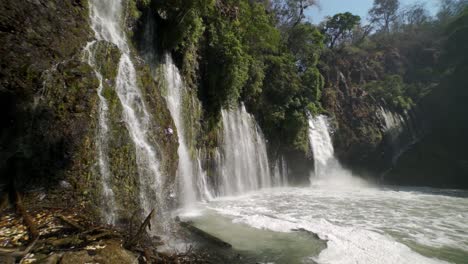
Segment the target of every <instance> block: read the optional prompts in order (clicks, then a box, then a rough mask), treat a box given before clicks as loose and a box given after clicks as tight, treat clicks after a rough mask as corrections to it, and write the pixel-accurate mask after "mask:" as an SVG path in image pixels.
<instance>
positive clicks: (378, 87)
mask: <svg viewBox="0 0 468 264" xmlns="http://www.w3.org/2000/svg"><path fill="white" fill-rule="evenodd" d="M365 89H366V90H367V91H368V92H369V93H370V94H371V95H372V96H373V97H374V98H376V99H383V100H384V101H385V102H386V103H387V104H390V106H392V107H393V108H394V109H402V110H408V109H410V108H411V107H412V106H413V105H414V103H413V100H412V99H411V98H410V97H409V96H408V95H407V91H406V89H407V87H406V86H405V84H404V83H403V80H402V78H401V76H399V75H389V76H386V77H385V78H384V79H383V80H381V81H373V82H370V83H368V84H366V86H365Z"/></svg>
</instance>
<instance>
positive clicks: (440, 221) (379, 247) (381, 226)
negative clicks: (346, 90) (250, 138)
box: [192, 116, 468, 264]
mask: <svg viewBox="0 0 468 264" xmlns="http://www.w3.org/2000/svg"><path fill="white" fill-rule="evenodd" d="M309 132H310V141H311V145H312V146H311V147H312V150H313V154H314V160H315V165H316V168H315V172H314V175H313V177H312V178H311V181H312V185H311V187H308V188H276V189H275V188H273V189H271V188H270V189H263V190H257V191H253V192H250V193H246V194H243V195H239V196H228V197H220V198H216V199H214V200H211V201H210V202H209V203H202V204H199V206H200V207H201V208H202V209H203V210H201V212H202V213H201V214H200V215H198V216H196V217H193V216H192V220H193V221H194V224H195V225H196V226H197V227H199V228H201V229H203V230H205V231H206V232H208V233H211V234H213V235H215V236H217V237H220V238H222V239H224V240H225V241H227V242H229V243H231V244H232V245H233V247H234V249H235V250H238V251H242V252H244V253H246V254H247V255H253V256H254V257H255V258H254V260H255V261H253V262H252V263H255V262H261V263H291V264H293V263H334V264H348V263H349V264H351V263H382V264H386V263H388V264H393V263H403V264H404V263H408V264H413V263H421V264H424V263H466V261H467V260H468V222H467V221H466V219H468V192H466V191H457V190H445V191H443V190H438V189H428V188H426V189H424V188H420V189H416V188H414V189H409V188H407V189H405V188H397V187H390V186H389V187H380V188H378V187H371V186H369V185H367V184H364V183H363V181H360V180H357V179H356V178H355V177H353V176H352V175H351V174H350V173H349V172H347V171H346V170H345V169H343V168H342V167H341V165H340V164H339V162H338V161H337V160H336V158H335V157H334V150H333V145H332V142H331V137H330V133H329V130H328V122H327V119H326V118H325V117H324V116H318V117H316V118H311V119H310V131H309ZM238 145H240V142H239V141H238ZM244 153H245V152H244ZM231 159H234V157H231ZM237 166H240V165H239V164H237ZM232 173H233V174H232V175H236V174H235V173H234V172H232ZM275 174H276V173H275ZM253 178H254V179H260V177H255V176H254V177H253ZM275 178H277V177H275ZM234 179H238V178H234ZM238 180H239V179H238ZM241 180H242V179H241ZM230 184H232V185H233V186H236V181H232V182H231V183H230ZM250 184H252V183H250ZM237 186H241V185H237ZM252 186H255V185H252ZM233 193H235V192H233ZM260 230H263V231H260ZM297 230H307V231H310V232H313V233H315V234H317V235H318V236H319V238H320V239H322V240H323V241H325V242H326V247H321V246H320V243H319V242H318V241H317V240H315V239H314V238H313V237H309V238H304V237H298V236H297ZM279 233H282V234H285V235H278V234H279ZM286 234H287V235H286ZM291 245H294V246H291Z"/></svg>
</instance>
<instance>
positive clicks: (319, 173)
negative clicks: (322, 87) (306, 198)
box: [309, 115, 367, 189]
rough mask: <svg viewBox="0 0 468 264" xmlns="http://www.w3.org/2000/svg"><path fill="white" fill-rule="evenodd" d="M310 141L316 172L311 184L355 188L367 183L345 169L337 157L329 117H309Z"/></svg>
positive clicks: (312, 176) (311, 178)
mask: <svg viewBox="0 0 468 264" xmlns="http://www.w3.org/2000/svg"><path fill="white" fill-rule="evenodd" d="M309 141H310V145H311V146H310V147H311V150H312V153H313V154H314V173H313V174H312V175H311V177H310V183H311V185H313V186H314V185H316V186H322V187H325V186H327V187H330V188H340V189H341V188H346V189H347V188H355V187H362V186H366V185H367V183H366V182H365V181H364V180H362V179H360V178H358V177H355V176H353V175H352V173H351V172H349V171H348V170H346V169H344V168H343V166H341V164H340V162H339V161H338V160H337V159H336V158H335V150H334V148H333V143H332V140H331V136H330V131H329V124H328V120H327V117H325V116H323V115H319V116H317V117H312V116H310V117H309Z"/></svg>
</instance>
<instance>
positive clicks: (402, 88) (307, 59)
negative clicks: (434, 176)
mask: <svg viewBox="0 0 468 264" xmlns="http://www.w3.org/2000/svg"><path fill="white" fill-rule="evenodd" d="M135 3H136V4H137V5H145V6H148V5H150V6H151V9H152V10H153V12H154V14H152V16H154V17H156V20H157V25H158V29H157V31H158V32H157V36H158V39H159V45H160V50H166V51H171V52H172V53H173V55H174V56H175V58H176V61H177V63H178V64H179V66H180V67H181V69H182V72H183V74H184V75H185V76H184V77H185V79H186V81H187V82H188V83H189V86H190V87H196V88H197V90H198V97H199V98H200V100H201V101H202V103H203V109H204V118H203V119H204V120H206V123H207V124H209V125H208V127H209V128H208V130H210V127H211V128H212V129H215V128H216V127H217V123H218V121H219V114H220V109H221V108H229V107H233V106H236V105H237V104H238V102H240V101H243V102H244V103H245V104H246V106H247V107H248V109H249V111H250V112H253V113H254V114H255V115H256V116H257V117H258V120H259V122H260V125H261V126H262V129H263V131H264V133H265V135H266V136H267V138H268V139H269V140H270V142H271V143H273V145H275V144H274V143H278V144H277V145H278V146H279V147H283V148H284V149H285V150H294V151H301V152H306V151H307V149H308V143H307V141H308V140H307V127H308V124H307V115H308V113H312V114H317V113H320V112H323V111H324V110H323V109H322V106H321V100H322V98H321V96H322V90H323V87H324V85H325V82H326V81H330V80H326V78H324V76H323V75H324V74H325V73H326V72H327V71H330V70H332V68H333V67H337V66H339V67H342V66H343V65H348V66H347V67H348V68H349V69H348V70H349V71H350V72H353V71H356V69H352V67H355V65H356V64H359V63H361V64H363V63H365V64H366V65H367V66H366V67H364V68H361V69H359V71H360V72H361V73H362V75H363V76H365V77H364V78H363V79H362V78H361V80H360V81H359V83H357V82H355V83H351V85H352V86H354V85H358V84H359V85H360V87H361V88H363V89H364V90H365V91H366V92H367V93H368V94H370V95H371V96H372V97H373V98H375V99H377V101H379V102H380V101H385V102H386V104H387V105H389V106H391V107H392V108H394V109H395V110H401V111H403V110H408V109H410V108H412V107H413V106H415V105H416V104H417V103H418V102H419V101H420V100H421V99H422V98H424V97H425V96H427V95H428V94H430V92H431V90H432V89H434V88H435V87H437V86H438V85H439V84H440V83H441V81H442V79H441V78H442V76H446V75H447V74H449V72H453V71H454V69H455V68H454V66H452V68H451V69H452V70H448V69H447V68H441V67H440V60H441V58H442V57H443V56H441V55H442V54H444V53H445V46H444V43H445V32H446V30H444V28H445V27H446V25H447V23H449V22H450V21H451V19H452V17H454V16H455V15H456V14H457V13H459V12H460V11H459V10H460V8H461V7H462V6H463V1H456V0H445V1H444V3H443V5H442V8H441V11H440V12H439V14H438V16H437V18H433V17H430V16H429V15H428V12H427V11H426V9H425V8H424V6H423V5H421V4H416V5H413V6H410V7H406V8H401V7H400V3H399V1H398V0H375V1H374V5H373V7H372V8H371V9H370V10H369V17H370V19H369V21H368V23H367V24H363V21H361V18H360V17H359V16H356V15H353V14H351V13H349V12H346V13H339V14H336V15H334V16H332V17H328V18H327V19H326V20H325V21H324V22H322V23H321V24H320V25H318V26H317V25H313V24H311V23H309V22H308V21H307V19H306V13H307V9H309V8H311V7H314V6H316V5H317V4H318V1H314V0H264V1H249V0H240V1H235V0H217V1H215V0H196V1H182V0H177V1H171V2H168V1H156V0H153V1H151V2H149V1H143V2H141V1H135ZM457 10H458V11H457ZM455 31H456V30H455ZM453 37H454V38H463V37H456V36H455V35H454V36H453ZM459 41H461V40H459V39H457V40H456V42H457V43H459ZM453 48H456V47H453ZM458 52H460V51H458ZM447 56H448V55H447ZM444 58H445V57H444ZM447 58H448V57H447ZM459 59H461V58H459ZM351 62H352V63H351ZM319 64H320V70H319V67H318V65H319ZM340 65H341V66H340ZM369 76H370V77H369ZM280 142H281V143H280Z"/></svg>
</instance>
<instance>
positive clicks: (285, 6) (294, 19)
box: [272, 0, 318, 27]
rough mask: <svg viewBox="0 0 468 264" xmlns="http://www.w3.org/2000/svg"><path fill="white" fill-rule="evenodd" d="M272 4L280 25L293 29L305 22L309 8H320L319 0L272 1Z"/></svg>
mask: <svg viewBox="0 0 468 264" xmlns="http://www.w3.org/2000/svg"><path fill="white" fill-rule="evenodd" d="M272 2H273V3H272V6H273V10H274V12H275V13H276V16H277V20H278V23H279V24H280V25H286V26H292V27H294V26H296V25H298V24H299V23H301V22H302V21H303V20H304V18H305V11H306V10H307V9H308V8H310V7H313V6H318V1H317V0H272Z"/></svg>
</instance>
